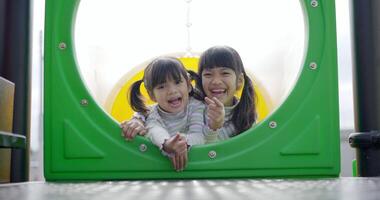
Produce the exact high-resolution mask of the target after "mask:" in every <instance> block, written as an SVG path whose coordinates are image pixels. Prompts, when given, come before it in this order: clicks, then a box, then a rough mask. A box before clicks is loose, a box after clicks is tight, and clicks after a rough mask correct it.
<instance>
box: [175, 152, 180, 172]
mask: <svg viewBox="0 0 380 200" xmlns="http://www.w3.org/2000/svg"><path fill="white" fill-rule="evenodd" d="M175 159H176V167H175V170H176V171H178V170H180V166H181V165H180V163H181V160H180V159H181V158H180V155H178V154H175Z"/></svg>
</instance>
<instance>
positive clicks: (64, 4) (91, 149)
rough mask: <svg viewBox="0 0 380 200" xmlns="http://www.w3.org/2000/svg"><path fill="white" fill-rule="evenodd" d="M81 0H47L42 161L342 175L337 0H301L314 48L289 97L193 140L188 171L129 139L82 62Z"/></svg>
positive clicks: (196, 173)
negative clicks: (242, 127) (205, 139)
mask: <svg viewBox="0 0 380 200" xmlns="http://www.w3.org/2000/svg"><path fill="white" fill-rule="evenodd" d="M78 3H79V1H77V0H46V22H45V24H46V27H45V70H44V72H45V88H44V92H45V93H44V160H45V162H44V167H45V168H44V171H45V178H46V179H47V180H50V181H54V180H105V179H183V178H231V177H299V176H302V177H311V176H316V177H331V176H333V177H335V176H338V175H339V171H340V164H339V163H340V155H339V153H340V152H339V120H338V87H337V85H338V83H337V60H336V30H335V7H334V1H331V0H301V1H300V3H301V4H302V7H303V10H304V13H305V18H306V21H307V34H308V37H307V38H308V41H307V51H306V55H305V58H304V62H303V65H302V68H301V72H300V75H299V78H298V80H297V83H296V85H295V86H294V88H293V90H292V91H291V93H290V94H289V96H288V97H287V99H286V100H285V101H284V102H283V103H282V105H281V106H280V107H279V108H278V109H277V110H275V111H274V112H272V113H271V114H270V115H269V116H267V117H266V118H264V119H263V120H262V121H261V122H260V123H259V124H258V125H256V126H255V127H253V128H251V129H250V130H248V131H246V132H245V133H243V134H240V135H239V136H236V137H234V138H232V139H230V140H226V141H223V142H219V143H215V144H208V145H201V146H194V147H193V148H192V149H191V151H190V153H189V157H190V162H189V164H188V166H187V168H186V170H185V171H183V172H181V173H177V172H174V171H173V170H172V168H171V166H170V163H169V162H168V160H167V159H166V158H164V157H163V156H162V155H161V153H160V152H159V150H158V149H157V148H156V147H155V146H154V145H153V144H151V143H150V142H149V141H148V140H147V139H145V138H142V137H138V138H136V139H135V140H134V141H133V142H127V143H126V142H125V140H124V139H123V138H122V137H121V136H120V128H119V126H118V123H117V122H116V121H115V120H113V119H112V118H111V117H110V116H109V115H107V114H106V113H105V112H104V111H103V110H102V109H101V108H100V107H99V105H97V104H96V102H95V101H94V99H93V97H92V96H91V95H90V93H89V92H88V90H87V89H86V87H85V85H84V83H83V81H82V79H81V76H80V75H79V72H78V66H77V62H76V57H75V56H76V55H75V49H74V43H73V34H72V33H73V22H74V21H75V14H76V10H77V7H78Z"/></svg>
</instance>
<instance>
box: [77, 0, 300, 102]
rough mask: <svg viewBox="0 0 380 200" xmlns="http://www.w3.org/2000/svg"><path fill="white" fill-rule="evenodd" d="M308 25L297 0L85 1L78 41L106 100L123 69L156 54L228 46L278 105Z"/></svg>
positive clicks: (88, 75)
mask: <svg viewBox="0 0 380 200" xmlns="http://www.w3.org/2000/svg"><path fill="white" fill-rule="evenodd" d="M188 11H189V12H188ZM187 23H191V27H190V33H189V34H188V32H187V31H188V29H187V27H186V24H187ZM304 24H305V22H304V16H303V12H302V9H301V4H300V3H299V1H294V0H285V1H284V0H275V1H262V0H234V1H231V0H192V1H185V0H160V1H157V0H139V1H125V0H107V1H104V0H82V1H81V2H80V5H79V9H78V13H77V23H76V30H75V43H76V45H75V46H76V50H77V58H78V62H79V66H80V68H81V72H82V75H83V78H84V80H86V82H87V86H88V88H89V90H90V91H91V92H92V94H93V96H94V97H95V99H96V100H98V103H99V104H100V105H104V104H105V100H106V98H107V97H108V95H109V94H110V92H111V90H112V89H113V88H114V87H115V85H116V83H117V82H118V81H119V80H120V78H121V77H122V76H123V75H125V74H126V73H128V72H130V71H131V70H132V69H134V68H135V67H136V66H139V65H140V64H141V63H143V62H146V61H148V60H149V59H151V58H153V57H156V56H160V55H166V54H173V53H175V54H177V55H185V53H186V51H187V48H188V47H189V46H190V47H191V49H192V51H191V52H190V53H191V54H193V55H194V54H195V55H197V54H199V53H200V52H202V51H204V50H205V49H207V48H209V47H211V46H214V45H229V46H231V47H233V48H235V49H236V50H237V51H238V52H239V53H240V54H241V56H242V59H243V62H244V64H245V67H246V69H247V71H249V72H250V73H251V74H252V75H253V76H255V77H256V79H258V81H259V82H260V83H261V84H262V85H263V86H265V88H266V90H267V92H268V93H269V95H270V97H271V100H272V101H273V103H274V104H275V105H276V106H277V105H278V104H279V103H280V102H281V100H282V99H283V97H284V95H286V94H287V92H288V91H290V89H291V86H292V85H293V83H294V81H295V79H296V78H297V74H298V71H299V69H300V66H301V65H302V61H303V55H304V49H305V47H304V43H305V42H304V41H305V26H304ZM188 38H190V40H189V39H188Z"/></svg>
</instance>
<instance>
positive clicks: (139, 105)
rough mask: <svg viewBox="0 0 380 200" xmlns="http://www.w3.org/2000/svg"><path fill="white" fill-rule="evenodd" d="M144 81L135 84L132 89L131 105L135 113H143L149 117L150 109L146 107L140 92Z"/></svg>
mask: <svg viewBox="0 0 380 200" xmlns="http://www.w3.org/2000/svg"><path fill="white" fill-rule="evenodd" d="M142 82H143V80H138V81H136V82H134V83H133V84H132V85H131V87H130V92H129V104H130V105H131V107H132V109H133V110H134V111H135V112H139V113H142V114H143V115H144V116H147V114H148V111H149V109H148V108H147V107H146V106H145V103H144V97H143V95H142V94H141V92H140V86H141V83H142Z"/></svg>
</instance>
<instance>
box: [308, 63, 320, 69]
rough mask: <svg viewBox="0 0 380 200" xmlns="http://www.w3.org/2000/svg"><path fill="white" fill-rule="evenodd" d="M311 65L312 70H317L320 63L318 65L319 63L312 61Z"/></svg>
mask: <svg viewBox="0 0 380 200" xmlns="http://www.w3.org/2000/svg"><path fill="white" fill-rule="evenodd" d="M309 67H310V69H312V70H316V69H317V67H318V65H317V63H315V62H312V63H310V65H309Z"/></svg>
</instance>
